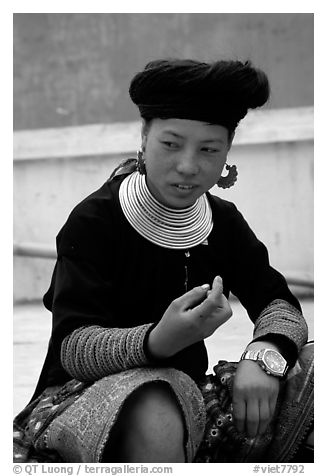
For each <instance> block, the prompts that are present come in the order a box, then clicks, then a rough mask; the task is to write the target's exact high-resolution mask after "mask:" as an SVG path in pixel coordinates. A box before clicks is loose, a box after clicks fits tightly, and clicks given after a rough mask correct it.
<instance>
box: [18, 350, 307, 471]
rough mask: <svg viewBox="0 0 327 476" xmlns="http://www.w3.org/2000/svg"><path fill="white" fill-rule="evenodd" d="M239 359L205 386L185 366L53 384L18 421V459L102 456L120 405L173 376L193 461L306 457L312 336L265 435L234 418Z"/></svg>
mask: <svg viewBox="0 0 327 476" xmlns="http://www.w3.org/2000/svg"><path fill="white" fill-rule="evenodd" d="M236 368H237V363H235V362H226V361H221V362H219V363H218V364H217V365H216V366H215V367H214V371H215V374H214V375H208V376H206V377H205V378H204V379H203V380H202V381H201V382H200V383H199V387H198V386H197V385H195V383H194V382H193V380H192V379H190V377H188V376H187V375H186V374H184V373H183V372H180V371H177V370H174V369H170V368H162V369H153V368H146V367H144V368H142V369H132V370H128V371H125V372H121V373H119V374H115V375H111V376H109V377H105V378H103V379H101V380H99V381H97V382H95V383H94V384H92V385H89V384H87V383H82V382H78V381H76V380H72V381H70V382H68V383H67V384H66V385H64V386H63V387H61V388H58V387H52V388H49V389H47V390H46V391H45V392H43V394H42V395H41V396H40V397H39V398H38V399H37V400H36V401H34V402H32V403H31V404H30V405H29V406H28V407H26V408H25V409H24V410H23V411H22V412H21V413H20V414H19V415H18V416H17V417H16V418H15V421H14V462H16V463H26V462H62V461H65V462H77V461H79V462H98V461H101V455H102V452H103V449H104V447H105V445H106V444H107V442H108V441H109V443H110V431H111V429H112V427H113V425H114V423H115V421H116V420H117V416H118V414H119V411H120V409H121V407H122V405H123V403H124V401H125V400H126V398H128V395H130V394H131V393H132V392H133V391H134V390H136V389H137V388H139V387H140V386H142V385H144V384H145V383H147V382H154V381H164V382H167V383H168V384H169V385H170V387H171V388H172V390H173V391H174V393H175V395H176V398H177V401H178V403H179V405H180V408H181V410H182V412H183V416H184V420H185V423H186V430H187V436H188V438H187V443H186V453H187V458H188V461H194V462H199V463H213V462H290V461H294V462H301V460H298V459H297V454H298V453H297V451H298V449H299V447H300V445H301V443H302V442H304V440H305V438H306V436H307V434H308V432H309V430H310V426H311V425H312V422H313V416H314V413H313V344H312V343H311V344H306V345H305V346H304V347H303V349H302V351H301V353H300V356H299V359H298V361H297V362H296V365H295V366H294V368H293V369H291V371H290V372H289V373H288V376H287V379H286V380H285V381H284V383H283V386H282V389H281V391H280V395H279V399H278V403H277V407H276V413H275V417H274V420H273V422H272V423H271V424H270V426H269V428H268V429H267V431H266V433H265V434H264V435H261V436H259V437H257V438H252V439H250V438H247V437H245V436H244V435H242V434H240V433H238V432H237V431H236V429H235V428H234V425H233V416H232V387H233V378H234V374H235V370H236Z"/></svg>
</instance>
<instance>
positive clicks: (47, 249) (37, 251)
mask: <svg viewBox="0 0 327 476" xmlns="http://www.w3.org/2000/svg"><path fill="white" fill-rule="evenodd" d="M14 256H25V257H28V258H44V259H56V258H57V252H56V250H55V249H54V248H53V247H51V246H49V245H45V244H40V243H38V244H36V243H14ZM285 279H286V281H287V283H288V284H289V285H291V286H301V287H306V288H310V289H313V288H314V280H313V279H312V278H311V277H308V276H307V275H303V276H299V275H295V274H286V275H285Z"/></svg>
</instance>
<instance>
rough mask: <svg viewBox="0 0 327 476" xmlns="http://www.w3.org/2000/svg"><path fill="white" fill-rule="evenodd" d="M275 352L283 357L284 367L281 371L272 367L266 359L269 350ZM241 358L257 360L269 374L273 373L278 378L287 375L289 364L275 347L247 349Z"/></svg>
mask: <svg viewBox="0 0 327 476" xmlns="http://www.w3.org/2000/svg"><path fill="white" fill-rule="evenodd" d="M269 351H270V352H274V353H275V354H278V355H279V358H280V359H282V361H283V364H284V368H283V370H281V371H278V370H276V369H274V368H273V367H271V366H270V365H269V363H268V362H267V361H266V357H265V355H266V353H268V352H269ZM240 360H253V361H254V362H257V363H258V365H259V366H260V367H261V368H262V369H263V370H264V371H265V372H266V373H267V374H268V375H273V376H275V377H278V378H282V377H284V376H285V375H286V371H287V369H288V365H287V362H286V360H285V359H284V357H283V356H282V355H281V354H280V352H278V351H276V350H274V349H268V348H266V349H265V348H264V349H259V350H245V351H244V352H243V354H242V355H241V359H240Z"/></svg>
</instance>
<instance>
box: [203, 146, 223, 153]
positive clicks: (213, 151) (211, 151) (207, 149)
mask: <svg viewBox="0 0 327 476" xmlns="http://www.w3.org/2000/svg"><path fill="white" fill-rule="evenodd" d="M202 150H203V151H204V152H208V153H209V154H217V153H218V152H220V151H219V149H214V148H213V147H204V148H203V149H202Z"/></svg>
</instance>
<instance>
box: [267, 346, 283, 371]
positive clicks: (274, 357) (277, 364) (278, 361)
mask: <svg viewBox="0 0 327 476" xmlns="http://www.w3.org/2000/svg"><path fill="white" fill-rule="evenodd" d="M264 362H265V364H266V365H267V367H269V369H271V370H272V371H273V372H278V373H279V372H284V369H285V365H286V363H285V360H284V358H283V357H282V356H281V355H280V354H279V353H278V352H275V351H274V350H266V352H265V355H264Z"/></svg>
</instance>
